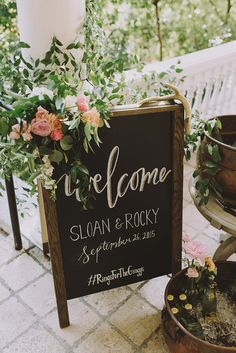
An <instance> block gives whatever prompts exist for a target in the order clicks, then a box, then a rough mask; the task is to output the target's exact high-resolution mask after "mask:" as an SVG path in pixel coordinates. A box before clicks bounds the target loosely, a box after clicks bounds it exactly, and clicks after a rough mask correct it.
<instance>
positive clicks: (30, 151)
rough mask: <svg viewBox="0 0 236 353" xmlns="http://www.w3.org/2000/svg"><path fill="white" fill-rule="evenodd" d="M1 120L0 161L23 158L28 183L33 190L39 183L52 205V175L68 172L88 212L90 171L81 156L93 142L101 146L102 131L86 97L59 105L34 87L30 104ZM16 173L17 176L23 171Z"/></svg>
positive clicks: (17, 106)
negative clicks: (3, 129)
mask: <svg viewBox="0 0 236 353" xmlns="http://www.w3.org/2000/svg"><path fill="white" fill-rule="evenodd" d="M19 111H21V114H19ZM3 115H4V117H5V120H4V121H5V123H6V125H7V135H6V139H7V142H5V144H4V143H3V142H2V144H1V147H2V148H1V152H0V154H1V156H2V157H3V159H4V155H5V156H6V155H7V152H9V150H10V155H8V159H9V157H12V158H13V159H14V158H15V159H16V158H19V155H21V157H22V156H25V158H24V160H23V164H27V166H25V169H28V173H27V177H26V181H27V182H29V183H33V184H34V181H35V180H36V178H40V180H41V181H42V183H43V186H44V187H45V188H47V189H50V190H51V194H52V197H53V198H54V199H55V191H56V187H57V185H56V180H55V179H54V177H53V172H54V169H55V167H56V165H60V166H61V167H62V168H64V169H67V172H68V173H69V174H70V175H71V177H72V181H73V182H74V184H75V185H76V184H78V180H80V182H79V184H80V185H79V186H80V189H81V190H80V196H81V201H82V203H83V205H84V207H87V206H88V201H89V171H88V169H87V168H86V166H85V165H84V164H83V162H82V160H81V155H82V150H85V151H87V152H88V151H89V149H92V146H91V143H92V141H94V142H95V143H96V144H97V145H99V143H100V140H99V137H98V128H99V127H100V126H102V125H103V119H102V118H101V115H100V113H99V112H98V110H97V108H96V107H95V106H92V104H90V103H89V99H88V98H87V97H86V96H85V95H78V96H72V95H68V96H66V97H65V98H63V99H60V103H58V101H56V99H55V96H54V93H53V91H51V90H49V89H47V88H44V87H36V88H34V89H33V90H32V92H31V93H30V95H29V97H28V98H26V99H23V100H19V101H18V102H17V103H16V104H15V106H14V109H12V110H10V111H8V112H7V113H6V112H4V113H3ZM6 118H7V119H6ZM25 169H24V170H25ZM14 172H15V173H16V174H17V175H19V176H21V171H20V172H17V171H16V170H14Z"/></svg>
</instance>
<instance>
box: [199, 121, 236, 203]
mask: <svg viewBox="0 0 236 353" xmlns="http://www.w3.org/2000/svg"><path fill="white" fill-rule="evenodd" d="M218 119H219V120H220V121H221V123H222V129H221V130H220V132H218V133H217V132H216V133H215V134H213V136H209V135H207V134H205V135H204V137H203V139H202V143H201V146H200V147H199V149H198V157H197V159H198V164H200V165H202V163H203V162H204V161H206V160H209V159H210V156H209V154H206V153H204V152H203V151H204V146H205V145H206V144H212V145H215V144H216V145H218V147H219V151H220V156H221V160H220V161H219V162H218V163H217V164H218V166H219V168H220V169H221V170H220V171H219V172H218V173H217V175H216V177H215V178H216V181H217V182H218V183H219V184H220V186H221V187H222V190H223V196H224V197H226V198H230V199H236V148H235V147H233V146H231V145H230V144H233V143H234V142H235V141H236V115H224V116H219V117H218Z"/></svg>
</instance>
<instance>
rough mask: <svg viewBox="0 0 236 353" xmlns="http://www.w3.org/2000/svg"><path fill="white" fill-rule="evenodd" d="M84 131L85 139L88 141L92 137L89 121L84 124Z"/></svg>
mask: <svg viewBox="0 0 236 353" xmlns="http://www.w3.org/2000/svg"><path fill="white" fill-rule="evenodd" d="M84 133H85V136H86V139H87V140H88V141H90V140H91V138H92V137H91V133H90V124H89V123H86V124H85V127H84Z"/></svg>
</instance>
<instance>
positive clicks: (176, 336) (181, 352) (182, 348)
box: [162, 261, 236, 353]
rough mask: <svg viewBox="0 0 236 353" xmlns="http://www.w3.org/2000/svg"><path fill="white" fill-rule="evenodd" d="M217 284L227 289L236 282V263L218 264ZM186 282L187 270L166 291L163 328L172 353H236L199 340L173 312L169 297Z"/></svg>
mask: <svg viewBox="0 0 236 353" xmlns="http://www.w3.org/2000/svg"><path fill="white" fill-rule="evenodd" d="M217 269H218V275H217V282H218V285H219V287H220V288H225V287H226V286H227V285H228V284H229V283H230V282H232V281H233V280H235V271H236V262H227V261H226V262H218V263H217ZM185 280H186V276H185V270H182V271H180V272H179V273H177V274H176V275H175V276H173V277H172V279H171V280H170V281H169V283H168V285H167V287H166V291H165V308H164V309H163V311H162V328H163V334H164V337H165V340H166V343H167V345H168V347H169V350H170V352H171V353H236V347H223V346H218V345H214V344H211V343H209V342H206V341H204V340H202V339H199V338H197V337H196V336H194V335H193V334H191V333H190V332H189V331H187V330H186V329H185V328H184V327H183V326H182V324H181V323H180V322H179V321H178V319H177V318H176V316H175V315H174V314H173V313H172V312H171V308H170V305H169V302H168V300H167V296H168V295H169V294H173V295H175V294H176V295H177V293H179V292H180V291H181V288H182V287H183V284H184V281H185Z"/></svg>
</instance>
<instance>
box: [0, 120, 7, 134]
mask: <svg viewBox="0 0 236 353" xmlns="http://www.w3.org/2000/svg"><path fill="white" fill-rule="evenodd" d="M8 130H9V127H8V123H7V122H6V120H5V119H0V135H2V136H7V133H8Z"/></svg>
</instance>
